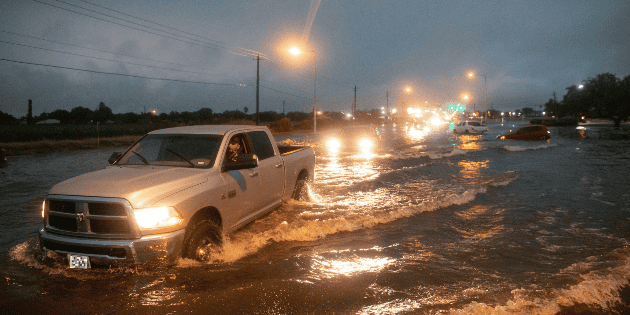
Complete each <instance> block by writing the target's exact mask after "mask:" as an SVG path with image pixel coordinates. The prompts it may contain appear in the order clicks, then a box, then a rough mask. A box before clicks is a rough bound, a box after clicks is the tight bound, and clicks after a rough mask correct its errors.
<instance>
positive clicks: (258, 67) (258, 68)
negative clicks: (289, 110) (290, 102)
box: [254, 54, 284, 126]
mask: <svg viewBox="0 0 630 315" xmlns="http://www.w3.org/2000/svg"><path fill="white" fill-rule="evenodd" d="M254 60H256V126H258V124H259V120H258V111H259V107H258V100H259V90H260V54H258V56H256V58H254ZM283 111H284V110H283Z"/></svg>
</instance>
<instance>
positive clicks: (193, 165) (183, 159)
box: [166, 148, 195, 167]
mask: <svg viewBox="0 0 630 315" xmlns="http://www.w3.org/2000/svg"><path fill="white" fill-rule="evenodd" d="M166 151H168V152H171V153H173V154H175V155H177V157H179V158H180V159H182V161H184V162H187V163H188V164H190V166H192V167H195V164H193V162H191V161H190V159H188V158H186V157H184V156H182V155H181V154H179V153H177V152H175V151H173V150H171V149H169V148H166Z"/></svg>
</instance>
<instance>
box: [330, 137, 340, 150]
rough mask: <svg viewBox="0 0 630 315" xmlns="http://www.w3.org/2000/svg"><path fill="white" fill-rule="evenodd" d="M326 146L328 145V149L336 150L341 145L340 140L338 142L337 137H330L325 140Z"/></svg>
mask: <svg viewBox="0 0 630 315" xmlns="http://www.w3.org/2000/svg"><path fill="white" fill-rule="evenodd" d="M326 146H327V147H328V150H331V151H337V150H339V148H340V147H341V142H339V140H338V139H330V140H328V142H326Z"/></svg>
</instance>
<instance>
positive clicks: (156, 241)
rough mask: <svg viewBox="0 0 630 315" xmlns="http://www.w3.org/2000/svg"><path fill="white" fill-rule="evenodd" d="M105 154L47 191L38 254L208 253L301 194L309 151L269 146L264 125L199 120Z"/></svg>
mask: <svg viewBox="0 0 630 315" xmlns="http://www.w3.org/2000/svg"><path fill="white" fill-rule="evenodd" d="M109 162H110V164H112V165H111V166H108V167H106V168H104V169H101V170H98V171H94V172H90V173H87V174H83V175H79V176H77V177H73V178H71V179H68V180H66V181H63V182H61V183H59V184H56V185H55V186H53V187H52V188H51V190H50V192H49V193H48V195H46V197H45V199H44V201H43V205H42V217H43V223H44V224H43V226H42V227H41V228H40V229H39V245H40V249H41V250H42V251H43V253H44V257H45V259H48V258H51V259H55V258H57V259H59V260H61V259H66V257H67V260H68V261H67V263H68V264H69V266H70V268H82V269H87V268H90V266H91V265H92V264H98V265H105V266H107V265H113V264H117V263H125V262H131V263H140V262H142V263H145V262H149V263H151V262H157V263H158V264H162V263H163V262H164V263H167V264H172V263H175V262H176V261H177V259H179V258H180V257H183V258H191V259H197V260H209V258H210V256H211V254H212V253H213V250H212V249H213V248H217V247H219V246H221V244H222V241H223V237H224V236H225V235H229V234H228V233H231V232H233V231H236V230H237V229H239V228H241V227H243V226H245V225H247V224H248V223H250V222H253V221H254V220H256V219H257V218H259V217H261V216H263V215H265V214H267V213H269V212H270V211H272V210H273V209H275V208H277V207H278V206H279V205H280V204H281V203H282V202H283V201H285V200H287V199H289V198H295V199H303V198H304V199H306V198H307V197H308V196H307V193H308V192H307V189H305V186H306V182H307V181H311V180H313V178H314V165H315V153H314V151H313V149H312V148H311V147H307V146H278V145H277V144H276V141H275V140H274V138H273V136H272V135H271V133H270V131H269V129H267V127H262V126H247V125H242V126H233V125H232V126H231V125H223V126H213V125H205V126H185V127H175V128H167V129H161V130H155V131H152V132H150V133H148V134H147V135H145V136H144V137H142V138H141V139H140V140H138V141H137V142H136V143H134V144H133V145H132V146H131V147H129V148H128V149H127V150H126V151H125V152H124V153H120V152H114V153H113V154H112V156H111V157H110V159H109ZM209 249H210V250H209Z"/></svg>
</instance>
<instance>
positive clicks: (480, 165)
mask: <svg viewBox="0 0 630 315" xmlns="http://www.w3.org/2000/svg"><path fill="white" fill-rule="evenodd" d="M489 164H490V161H489V160H485V161H480V162H475V161H468V160H462V161H459V162H458V163H457V165H458V166H459V167H461V170H460V171H459V173H460V174H461V175H462V178H466V179H476V178H479V177H480V175H481V169H484V168H488V165H489Z"/></svg>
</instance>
